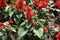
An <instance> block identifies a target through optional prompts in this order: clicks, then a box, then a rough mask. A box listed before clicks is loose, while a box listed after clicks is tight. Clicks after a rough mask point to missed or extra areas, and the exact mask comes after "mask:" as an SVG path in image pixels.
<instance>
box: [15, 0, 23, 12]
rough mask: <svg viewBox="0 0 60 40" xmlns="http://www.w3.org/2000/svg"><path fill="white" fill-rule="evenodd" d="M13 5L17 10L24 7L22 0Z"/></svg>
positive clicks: (21, 9) (19, 10)
mask: <svg viewBox="0 0 60 40" xmlns="http://www.w3.org/2000/svg"><path fill="white" fill-rule="evenodd" d="M15 7H16V8H17V9H18V12H21V11H23V9H24V0H18V1H17V2H16V3H15Z"/></svg>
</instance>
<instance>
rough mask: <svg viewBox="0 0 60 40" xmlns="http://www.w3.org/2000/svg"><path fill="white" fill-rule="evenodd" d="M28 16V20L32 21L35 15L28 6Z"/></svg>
mask: <svg viewBox="0 0 60 40" xmlns="http://www.w3.org/2000/svg"><path fill="white" fill-rule="evenodd" d="M26 16H27V19H28V20H30V19H32V17H33V16H34V13H33V11H32V8H31V7H30V6H26Z"/></svg>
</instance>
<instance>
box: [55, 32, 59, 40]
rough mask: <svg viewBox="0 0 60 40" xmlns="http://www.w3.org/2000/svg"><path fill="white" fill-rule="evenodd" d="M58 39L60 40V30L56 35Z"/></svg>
mask: <svg viewBox="0 0 60 40" xmlns="http://www.w3.org/2000/svg"><path fill="white" fill-rule="evenodd" d="M56 39H57V40H60V32H58V34H57V35H56Z"/></svg>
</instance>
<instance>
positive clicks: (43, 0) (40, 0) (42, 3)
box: [34, 0, 49, 10]
mask: <svg viewBox="0 0 60 40" xmlns="http://www.w3.org/2000/svg"><path fill="white" fill-rule="evenodd" d="M48 2H49V0H34V4H36V5H37V7H36V10H39V9H41V8H46V7H47V4H48Z"/></svg>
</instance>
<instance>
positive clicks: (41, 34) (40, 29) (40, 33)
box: [33, 28, 43, 39]
mask: <svg viewBox="0 0 60 40" xmlns="http://www.w3.org/2000/svg"><path fill="white" fill-rule="evenodd" d="M33 32H34V33H35V35H37V36H38V37H39V38H40V39H41V37H42V36H43V28H39V29H38V30H36V29H34V30H33Z"/></svg>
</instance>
